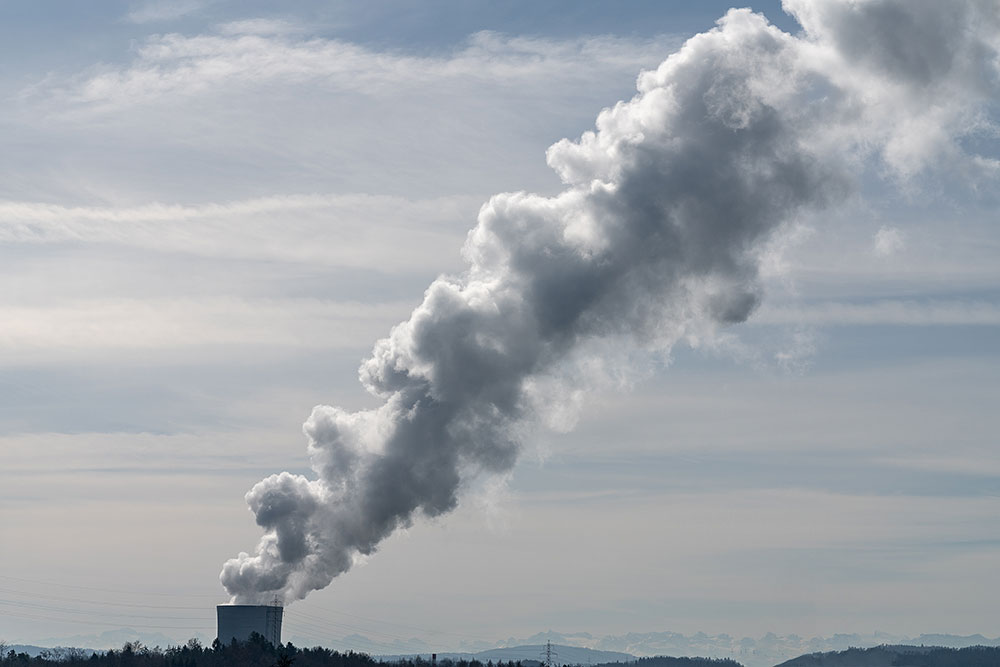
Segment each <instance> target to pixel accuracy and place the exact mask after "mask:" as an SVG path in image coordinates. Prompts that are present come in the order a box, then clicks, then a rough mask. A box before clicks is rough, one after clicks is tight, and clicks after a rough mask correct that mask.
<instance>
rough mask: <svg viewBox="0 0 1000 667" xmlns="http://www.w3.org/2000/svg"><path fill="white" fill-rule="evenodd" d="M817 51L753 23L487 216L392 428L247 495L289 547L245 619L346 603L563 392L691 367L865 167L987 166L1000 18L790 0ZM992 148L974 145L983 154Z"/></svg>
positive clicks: (390, 376)
mask: <svg viewBox="0 0 1000 667" xmlns="http://www.w3.org/2000/svg"><path fill="white" fill-rule="evenodd" d="M785 8H786V10H788V11H789V12H791V13H792V14H793V15H794V16H795V17H796V18H797V19H798V20H799V22H800V23H801V25H802V26H803V28H804V32H803V33H802V34H801V35H799V36H793V35H790V34H788V33H785V32H782V31H781V30H779V29H777V28H776V27H774V26H771V25H769V24H768V22H767V21H766V19H765V18H764V17H763V16H760V15H757V14H754V13H752V12H751V11H749V10H742V9H741V10H731V11H730V12H729V13H728V14H727V15H726V16H725V17H724V18H723V19H721V20H720V21H719V25H718V27H717V28H715V29H713V30H711V31H709V32H707V33H704V34H700V35H697V36H695V37H693V38H692V39H690V40H689V41H688V42H687V43H686V44H685V45H684V46H683V48H681V49H680V51H678V52H677V53H675V54H674V55H672V56H670V57H669V58H668V59H667V60H666V61H665V62H664V63H663V64H662V65H660V67H659V68H658V69H657V70H655V71H650V72H643V73H642V74H641V75H640V77H639V80H638V94H637V95H636V96H635V97H634V98H633V99H632V100H631V101H628V102H620V103H618V104H617V105H615V106H614V107H612V108H609V109H605V110H604V111H602V112H601V114H600V115H599V116H598V119H597V129H596V131H594V132H587V133H586V134H584V135H583V137H582V138H581V139H580V140H579V141H576V142H573V141H568V140H563V141H560V142H558V143H557V144H555V145H554V146H552V147H551V148H550V149H549V151H548V163H549V165H550V166H551V167H552V168H553V169H555V170H556V172H557V173H558V174H559V175H560V177H561V178H562V180H563V182H564V183H565V184H566V188H565V190H564V191H563V192H562V193H561V194H559V195H557V196H554V197H542V196H538V195H533V194H529V193H524V192H518V193H506V194H500V195H496V196H495V197H493V198H492V199H491V200H490V201H489V202H488V203H487V204H486V205H485V206H483V208H482V210H481V212H480V214H479V219H478V223H477V225H476V227H475V228H474V229H473V230H472V231H471V232H470V234H469V237H468V240H467V242H466V245H465V248H464V254H465V258H466V260H467V261H468V265H469V266H468V269H467V270H466V271H465V272H464V273H463V274H462V275H459V276H454V277H441V278H439V279H437V280H436V281H435V282H434V283H433V284H431V286H430V287H429V288H428V289H427V292H426V294H425V297H424V301H423V303H422V304H420V306H418V307H417V308H416V309H415V310H414V311H413V313H412V315H411V316H410V319H408V320H407V321H405V322H402V323H401V324H399V325H397V326H396V327H394V328H393V330H392V332H391V333H390V334H389V336H388V338H385V339H382V340H380V341H379V342H378V343H376V345H375V349H374V352H373V354H372V356H371V358H370V359H368V360H367V361H366V362H364V364H363V365H362V367H361V370H360V377H361V382H362V383H363V385H364V386H365V388H366V389H367V390H368V391H369V392H371V393H372V394H374V395H375V396H378V397H380V398H381V399H383V400H384V404H383V405H382V406H381V407H379V408H378V409H375V410H370V411H362V412H354V413H351V412H346V411H344V410H341V409H339V408H336V407H328V406H320V407H317V408H315V409H314V410H313V413H312V415H311V416H310V417H309V420H308V421H307V422H306V423H305V427H304V428H305V433H306V435H307V436H308V438H309V454H310V457H311V461H312V468H313V470H314V471H315V473H316V478H315V479H307V478H306V477H303V476H300V475H292V474H289V473H287V472H284V473H281V474H279V475H273V476H271V477H268V478H267V479H264V480H262V481H261V482H259V483H258V484H257V485H256V486H254V487H253V489H252V490H251V491H250V492H249V493H248V494H247V502H248V503H249V505H250V509H251V510H252V511H253V512H254V514H255V515H256V519H257V523H258V524H259V525H260V526H261V527H262V528H263V529H264V531H265V533H264V536H263V538H262V539H261V541H260V543H259V544H258V546H257V548H256V550H255V551H254V553H253V554H247V553H241V554H240V555H239V556H238V557H237V558H234V559H231V560H229V561H228V562H227V563H226V564H225V566H224V567H223V570H222V574H221V579H222V582H223V584H224V585H225V587H226V589H227V590H228V591H229V593H230V594H231V595H232V596H233V599H234V601H236V602H244V603H247V602H262V601H266V600H269V599H271V598H273V596H275V595H278V596H279V597H280V598H282V599H284V600H285V602H291V601H294V600H296V599H300V598H303V597H305V596H306V595H307V594H308V593H309V592H310V591H312V590H315V589H319V588H323V587H325V586H327V585H328V584H329V583H330V582H331V581H332V579H333V578H334V577H336V576H337V575H339V574H341V573H343V572H345V571H347V570H348V569H349V568H350V567H351V565H352V563H353V562H354V559H355V558H356V557H357V556H358V555H359V554H360V555H367V554H371V553H372V552H374V551H375V550H376V548H377V547H378V545H379V543H380V542H381V541H382V540H384V539H385V538H386V537H388V536H389V535H390V534H391V533H392V532H393V531H394V530H396V529H397V528H400V527H403V526H407V525H410V523H411V522H412V521H413V519H414V517H415V516H418V515H420V514H423V515H426V516H437V515H440V514H443V513H445V512H448V511H450V510H452V509H454V508H455V506H456V504H457V502H458V497H459V493H460V491H461V490H462V488H463V484H464V483H465V482H467V481H468V480H469V479H471V478H472V477H473V476H475V475H477V474H482V473H501V472H504V471H507V470H509V469H510V468H511V467H512V466H513V465H514V462H515V460H516V458H517V455H518V450H519V444H520V443H519V434H523V433H524V432H525V429H524V428H523V426H524V425H525V424H530V423H533V422H536V421H538V414H539V412H540V411H545V410H550V409H551V405H546V404H545V403H551V401H553V400H556V398H555V397H553V396H549V395H544V396H543V395H541V392H539V391H538V389H537V388H538V386H539V383H541V382H543V381H544V384H545V386H552V384H553V383H552V382H551V380H552V378H553V377H558V375H559V372H560V368H561V366H563V365H565V364H566V363H567V362H568V361H569V360H570V359H571V358H572V356H573V355H574V354H580V350H583V349H586V347H587V345H588V343H592V342H594V341H601V340H604V341H607V340H613V341H615V342H616V345H618V346H628V345H638V346H644V347H660V348H669V346H671V345H672V344H674V343H675V342H677V341H679V340H682V339H683V338H684V337H686V336H689V335H692V333H693V332H699V331H702V332H703V331H706V330H708V331H711V330H712V329H713V328H715V327H718V326H723V325H728V324H732V323H738V322H742V321H744V320H746V318H747V317H748V316H749V315H750V314H751V313H752V312H753V311H754V309H755V308H756V306H757V305H758V303H759V302H760V300H761V291H762V290H761V284H760V280H759V273H760V263H761V261H762V257H763V249H764V247H765V245H766V244H767V242H768V241H771V240H773V237H774V235H775V234H777V233H780V232H781V231H782V230H783V229H784V227H785V225H786V224H787V223H789V222H791V221H793V220H794V218H795V216H796V215H797V214H799V213H801V212H804V211H805V210H808V209H815V208H819V207H825V206H829V205H831V204H833V203H836V202H837V201H838V200H840V199H842V198H844V197H845V196H846V195H848V194H849V193H850V191H851V189H852V187H853V184H854V180H855V178H856V176H855V174H856V173H857V172H858V170H859V169H860V168H861V167H862V165H864V164H870V163H875V164H880V165H881V168H882V169H884V170H886V171H887V172H888V173H891V174H895V175H896V176H898V177H906V176H909V175H912V174H916V173H918V172H919V171H920V170H921V169H923V168H925V167H926V165H927V164H928V162H929V161H930V160H932V159H933V160H934V162H935V163H936V164H942V163H947V164H948V165H949V169H951V170H955V169H968V170H972V169H975V168H977V167H976V166H977V165H980V164H982V162H983V161H982V160H981V159H979V158H977V156H974V155H969V154H967V153H966V152H963V150H962V148H961V145H962V144H960V143H959V139H960V138H962V137H968V136H969V135H974V134H975V133H977V132H981V131H988V130H989V128H988V125H989V123H988V121H987V120H986V119H985V113H986V111H985V109H986V103H987V102H988V101H989V99H990V98H991V97H992V96H993V95H995V93H996V90H995V85H996V82H997V68H996V64H997V46H998V35H1000V31H998V26H1000V17H998V5H997V3H995V2H993V1H982V2H977V1H975V0H972V1H968V2H948V3H942V2H939V0H889V1H884V2H881V1H874V0H873V1H864V0H786V1H785ZM968 143H969V142H965V144H968Z"/></svg>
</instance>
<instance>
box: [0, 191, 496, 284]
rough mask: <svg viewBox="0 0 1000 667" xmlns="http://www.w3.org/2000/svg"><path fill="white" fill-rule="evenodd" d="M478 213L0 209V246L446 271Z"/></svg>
mask: <svg viewBox="0 0 1000 667" xmlns="http://www.w3.org/2000/svg"><path fill="white" fill-rule="evenodd" d="M478 205H479V202H478V198H475V197H469V196H456V197H439V198H432V199H426V200H422V201H413V200H408V199H405V198H401V197H392V196H373V195H363V194H344V195H339V194H307V195H275V196H270V197H260V198H255V199H248V200H240V201H232V202H225V203H207V204H200V205H179V204H162V203H150V204H145V205H140V206H120V207H116V206H65V205H59V204H46V203H40V202H19V201H0V241H3V242H6V243H23V244H47V243H62V242H67V241H71V242H79V243H90V244H111V245H120V246H133V247H141V248H149V249H155V250H160V251H172V252H181V253H190V254H196V255H206V256H221V257H263V258H280V259H292V260H300V261H307V262H320V263H325V264H332V265H338V266H360V267H368V266H371V265H372V262H373V261H375V260H376V259H377V258H379V257H381V258H382V260H381V261H382V262H386V263H387V265H388V264H391V266H392V267H394V268H395V269H397V270H398V269H400V268H406V267H411V268H412V267H428V266H430V267H432V268H445V267H447V265H448V263H449V262H448V260H447V259H446V258H445V257H443V256H442V253H443V252H445V253H446V252H448V250H450V251H451V254H453V255H455V257H456V258H457V248H458V246H459V245H460V244H461V239H462V237H463V236H464V232H465V229H466V227H467V226H468V220H470V219H472V218H473V216H474V214H475V210H476V208H477V207H478ZM442 248H446V249H448V250H444V251H442ZM390 260H391V261H390Z"/></svg>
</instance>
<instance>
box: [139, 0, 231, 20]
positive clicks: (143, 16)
mask: <svg viewBox="0 0 1000 667" xmlns="http://www.w3.org/2000/svg"><path fill="white" fill-rule="evenodd" d="M212 2H213V0H170V1H169V2H167V1H165V0H147V1H146V2H143V3H137V4H136V5H134V6H133V7H132V9H130V10H129V12H128V14H126V15H125V19H126V20H127V21H129V22H131V23H156V22H159V21H172V20H175V19H179V18H183V17H185V16H190V15H192V14H197V13H199V12H201V11H202V10H203V9H204V8H205V7H207V6H208V5H210V4H211V3H212Z"/></svg>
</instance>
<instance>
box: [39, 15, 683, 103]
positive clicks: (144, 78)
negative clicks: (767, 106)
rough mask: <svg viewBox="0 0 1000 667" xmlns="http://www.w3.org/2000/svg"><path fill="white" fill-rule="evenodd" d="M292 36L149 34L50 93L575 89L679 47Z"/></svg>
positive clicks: (139, 98) (246, 28) (255, 28)
mask: <svg viewBox="0 0 1000 667" xmlns="http://www.w3.org/2000/svg"><path fill="white" fill-rule="evenodd" d="M297 32H300V27H296V26H294V25H293V24H291V23H287V22H283V21H275V20H271V19H248V20H241V21H235V22H230V23H226V24H222V25H221V26H219V27H218V29H217V32H216V33H215V34H211V33H208V34H200V35H194V36H188V35H182V34H178V33H169V34H162V35H152V36H150V37H148V38H147V39H146V40H145V41H144V42H143V43H142V44H140V45H139V47H138V48H137V49H136V52H135V53H136V55H135V59H134V60H133V61H132V62H131V63H130V64H128V65H127V66H125V67H105V68H103V70H102V71H98V72H96V73H87V74H83V75H82V76H79V77H77V78H75V79H73V80H71V81H68V82H63V83H62V84H61V86H57V88H56V92H58V93H59V94H60V95H63V96H66V97H67V98H68V99H69V100H71V101H73V102H76V103H79V104H89V105H96V106H111V107H116V106H127V105H132V104H141V103H144V102H148V101H151V100H155V99H158V98H160V97H163V96H167V95H170V96H175V95H192V94H200V93H206V92H213V91H217V89H218V88H217V87H218V86H240V85H242V86H245V85H254V84H268V83H271V82H280V83H282V84H283V85H284V84H289V83H291V84H301V83H304V82H313V83H314V84H317V85H320V86H323V87H330V88H336V89H341V90H351V91H357V92H361V93H365V94H379V93H387V92H391V90H392V89H395V88H403V89H412V88H414V87H419V86H424V85H427V84H430V83H433V82H440V81H442V80H450V81H453V82H456V83H461V84H462V85H466V86H469V85H471V86H475V85H486V84H488V85H490V86H496V85H499V86H513V85H518V86H523V85H525V84H529V83H532V82H534V83H535V84H536V85H539V84H542V83H543V82H544V83H546V84H548V85H551V84H553V83H556V84H558V83H559V82H560V81H561V82H563V84H564V85H565V83H568V82H575V83H578V84H579V83H582V82H583V81H585V80H586V79H588V78H591V77H597V76H601V75H602V74H606V73H607V72H608V71H614V72H626V71H627V72H630V73H631V76H634V72H635V71H637V69H638V68H640V67H643V66H648V65H651V64H654V63H655V62H657V60H658V59H659V58H661V57H662V56H663V54H664V53H665V52H669V50H670V49H671V48H672V47H674V46H676V44H677V43H678V41H679V40H678V39H677V38H675V37H669V36H664V37H660V38H657V39H643V40H638V39H629V38H619V37H613V36H596V37H585V38H577V39H570V40H553V39H544V38H532V37H510V36H507V35H503V34H500V33H495V32H479V33H476V34H474V35H472V36H471V37H470V38H469V39H468V40H467V41H466V43H465V44H463V45H462V46H461V47H459V48H458V49H456V50H454V51H453V52H451V53H447V54H444V55H414V54H409V53H406V52H402V51H376V50H373V49H370V48H368V47H365V46H362V45H359V44H355V43H352V42H348V41H343V40H337V39H326V38H318V37H313V38H309V37H307V36H305V35H294V34H293V33H297Z"/></svg>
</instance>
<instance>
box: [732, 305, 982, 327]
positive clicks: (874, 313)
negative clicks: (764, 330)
mask: <svg viewBox="0 0 1000 667" xmlns="http://www.w3.org/2000/svg"><path fill="white" fill-rule="evenodd" d="M751 321H752V322H754V323H756V324H780V325H812V326H869V325H871V326H875V325H903V326H964V325H979V326H1000V304H997V303H993V302H990V301H966V300H953V301H947V300H932V301H918V300H890V299H885V300H880V301H875V302H873V303H843V302H827V303H817V304H808V305H795V304H792V305H775V304H765V305H764V306H763V307H761V309H760V310H759V311H757V313H755V314H754V316H753V318H752V320H751Z"/></svg>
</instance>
